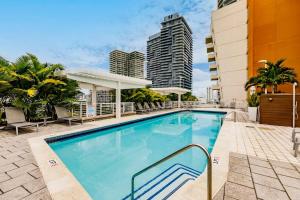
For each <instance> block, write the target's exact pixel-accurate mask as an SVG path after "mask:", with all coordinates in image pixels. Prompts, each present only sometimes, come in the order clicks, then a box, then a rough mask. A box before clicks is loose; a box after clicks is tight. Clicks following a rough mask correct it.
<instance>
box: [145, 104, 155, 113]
mask: <svg viewBox="0 0 300 200" xmlns="http://www.w3.org/2000/svg"><path fill="white" fill-rule="evenodd" d="M144 107H145V109H146V110H149V111H154V109H153V108H151V107H150V106H149V104H148V103H147V102H144Z"/></svg>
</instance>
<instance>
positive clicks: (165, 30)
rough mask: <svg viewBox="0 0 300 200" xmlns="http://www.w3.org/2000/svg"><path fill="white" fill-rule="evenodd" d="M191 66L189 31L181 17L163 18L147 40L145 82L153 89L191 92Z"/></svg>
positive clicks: (191, 50) (191, 45) (191, 52)
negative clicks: (150, 83) (158, 29)
mask: <svg viewBox="0 0 300 200" xmlns="http://www.w3.org/2000/svg"><path fill="white" fill-rule="evenodd" d="M192 65H193V40H192V30H191V29H190V27H189V26H188V24H187V22H186V21H185V19H184V17H183V16H180V15H179V14H177V13H175V14H172V15H169V16H166V17H165V18H164V21H163V22H162V23H161V30H160V32H159V33H157V34H154V35H152V36H150V37H149V40H148V41H147V79H149V80H152V87H156V88H158V87H182V88H186V89H191V88H192Z"/></svg>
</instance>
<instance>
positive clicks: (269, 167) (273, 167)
mask: <svg viewBox="0 0 300 200" xmlns="http://www.w3.org/2000/svg"><path fill="white" fill-rule="evenodd" d="M229 166H230V167H229V173H228V179H227V182H226V183H225V185H224V186H223V187H222V189H221V190H220V191H219V192H218V194H217V195H216V196H215V198H214V200H256V199H265V200H268V199H270V200H299V199H300V165H298V164H291V163H287V162H282V161H274V160H267V159H261V158H258V157H253V156H247V155H243V154H238V153H231V154H230V160H229Z"/></svg>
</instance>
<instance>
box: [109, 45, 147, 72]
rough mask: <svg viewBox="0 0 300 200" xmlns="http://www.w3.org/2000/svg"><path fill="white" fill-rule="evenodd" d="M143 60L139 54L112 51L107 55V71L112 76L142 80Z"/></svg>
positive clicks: (141, 54)
mask: <svg viewBox="0 0 300 200" xmlns="http://www.w3.org/2000/svg"><path fill="white" fill-rule="evenodd" d="M144 60H145V58H144V54H143V53H141V52H138V51H133V52H131V53H127V52H124V51H120V50H114V51H112V52H110V54H109V71H110V72H111V73H113V74H120V75H124V76H130V77H135V78H144Z"/></svg>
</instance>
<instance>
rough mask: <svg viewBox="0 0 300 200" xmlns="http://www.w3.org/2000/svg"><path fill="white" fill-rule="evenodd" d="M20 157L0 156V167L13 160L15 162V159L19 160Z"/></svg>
mask: <svg viewBox="0 0 300 200" xmlns="http://www.w3.org/2000/svg"><path fill="white" fill-rule="evenodd" d="M22 159H23V158H21V157H20V156H13V157H10V158H8V159H5V158H0V167H2V166H4V165H8V164H11V163H13V162H16V161H19V160H22Z"/></svg>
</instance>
